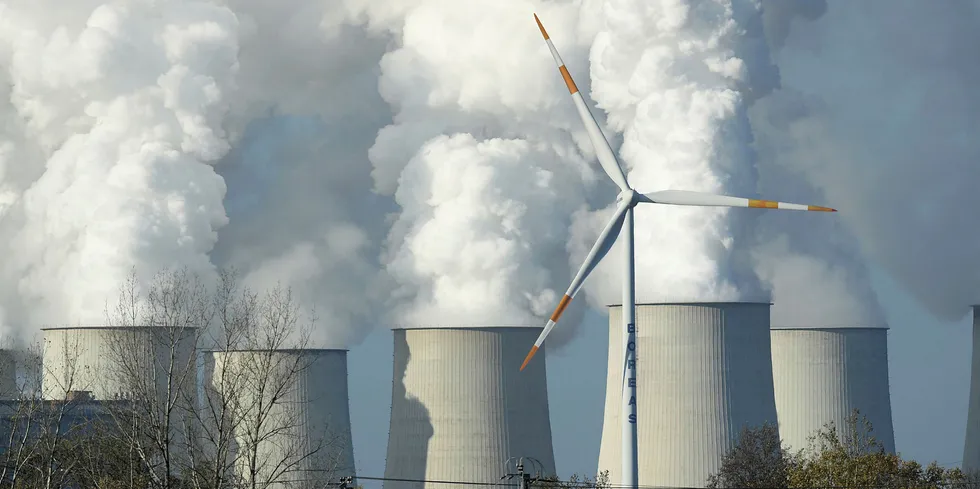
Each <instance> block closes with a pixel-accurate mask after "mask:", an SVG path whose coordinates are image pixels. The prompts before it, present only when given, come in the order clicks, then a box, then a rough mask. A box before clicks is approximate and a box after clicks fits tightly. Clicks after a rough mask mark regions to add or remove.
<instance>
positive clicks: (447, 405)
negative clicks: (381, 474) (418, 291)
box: [384, 327, 555, 489]
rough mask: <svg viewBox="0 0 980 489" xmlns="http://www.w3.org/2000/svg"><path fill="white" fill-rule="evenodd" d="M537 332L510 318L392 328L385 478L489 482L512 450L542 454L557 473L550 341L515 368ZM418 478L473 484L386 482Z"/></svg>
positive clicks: (435, 488)
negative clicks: (494, 323)
mask: <svg viewBox="0 0 980 489" xmlns="http://www.w3.org/2000/svg"><path fill="white" fill-rule="evenodd" d="M540 332H541V328H514V327H500V328H431V329H396V330H394V341H395V344H394V356H395V358H394V378H393V382H392V396H391V397H392V401H391V425H390V430H389V435H388V454H387V460H386V463H385V478H388V479H392V478H395V479H411V480H442V481H462V482H472V483H485V484H490V485H493V484H497V483H500V477H501V476H502V475H504V474H506V473H507V471H508V468H507V467H506V462H507V460H508V458H509V457H530V458H533V459H536V460H537V461H538V462H540V464H541V465H543V467H544V472H545V474H546V475H551V474H554V473H555V458H554V452H553V450H552V445H551V421H550V417H549V413H548V386H547V381H546V375H545V359H546V356H545V355H544V353H545V351H544V349H543V348H542V349H541V351H539V353H538V355H537V356H536V357H535V358H534V361H533V362H531V364H529V365H528V366H527V368H525V369H524V371H520V370H519V368H520V366H521V362H522V361H523V359H524V356H525V355H526V354H527V351H528V349H530V347H531V345H533V344H534V340H535V339H536V338H537V336H538V334H539V333H540ZM525 467H526V469H528V470H530V469H531V468H532V465H531V464H530V463H525ZM510 470H513V465H511V468H510ZM422 487H428V488H431V489H449V488H454V487H459V488H465V489H472V488H473V487H474V486H472V485H458V486H457V485H454V484H424V483H420V482H401V481H391V480H389V481H385V483H384V488H385V489H407V488H412V489H419V488H422ZM488 487H489V486H488Z"/></svg>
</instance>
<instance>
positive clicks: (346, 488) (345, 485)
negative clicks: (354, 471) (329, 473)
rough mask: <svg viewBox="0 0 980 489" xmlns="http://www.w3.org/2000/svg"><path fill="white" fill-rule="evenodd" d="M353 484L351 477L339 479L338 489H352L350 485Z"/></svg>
mask: <svg viewBox="0 0 980 489" xmlns="http://www.w3.org/2000/svg"><path fill="white" fill-rule="evenodd" d="M353 483H354V478H353V477H351V476H347V477H341V478H340V483H339V484H338V485H339V486H340V489H353V488H352V487H351V484H353Z"/></svg>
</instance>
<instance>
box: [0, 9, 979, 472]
mask: <svg viewBox="0 0 980 489" xmlns="http://www.w3.org/2000/svg"><path fill="white" fill-rule="evenodd" d="M473 2H479V3H472V4H471V3H466V4H465V5H464V4H463V3H462V2H458V1H455V0H411V1H409V0H406V1H404V2H392V1H390V0H344V1H342V2H322V1H315V0H283V1H282V2H276V3H274V4H271V3H269V2H266V1H264V0H173V1H168V2H156V1H151V0H139V1H137V0H132V1H116V0H84V1H79V2H73V3H72V5H71V8H68V7H64V6H63V5H61V4H59V3H58V1H57V0H48V1H45V0H36V1H14V0H6V1H5V0H0V67H2V68H3V69H2V70H0V256H3V257H4V259H3V260H2V261H0V334H2V335H7V334H10V335H12V336H17V335H25V336H26V335H29V334H30V333H31V332H32V331H35V330H36V329H37V328H38V327H42V326H52V325H59V326H60V325H68V324H72V325H94V324H99V323H100V321H104V319H105V318H104V314H103V306H104V303H105V299H106V297H107V296H111V295H112V294H114V293H115V291H116V288H117V287H118V285H119V283H120V282H121V281H122V279H123V278H124V277H125V276H126V275H128V273H129V272H130V271H135V272H136V273H137V275H138V276H139V277H140V278H142V279H147V278H149V277H150V276H152V274H153V273H155V272H156V271H157V270H158V269H159V268H160V267H163V266H168V265H173V264H180V265H183V266H186V267H188V268H190V269H191V270H192V271H195V272H198V273H200V274H201V275H202V276H203V277H204V278H206V279H207V278H213V277H214V276H215V275H216V271H217V269H218V268H219V267H226V266H234V267H237V268H238V269H239V271H240V272H241V273H242V276H243V281H244V282H245V283H246V284H248V285H250V286H252V287H255V288H265V287H268V286H271V285H273V284H275V283H283V284H285V285H288V286H291V287H292V288H293V289H294V291H296V297H297V300H298V302H299V303H300V304H302V305H303V306H304V307H307V306H308V307H311V308H315V309H316V311H317V315H318V316H319V317H320V318H321V319H322V321H320V324H321V325H323V326H322V327H319V328H317V329H316V331H315V335H314V338H313V341H314V343H315V346H318V347H350V348H351V354H350V369H349V370H350V373H351V374H350V375H351V377H350V379H351V380H350V385H351V392H350V395H351V404H352V406H354V409H353V410H352V414H353V416H354V419H353V423H354V436H355V440H354V442H355V450H356V454H357V457H358V465H359V469H360V471H362V473H363V474H365V475H368V476H379V475H381V474H382V473H383V468H384V460H383V454H384V452H385V450H384V447H385V444H386V441H387V423H388V408H389V406H390V393H391V373H392V372H391V350H392V345H391V333H390V331H389V329H388V327H389V326H390V327H405V326H429V327H432V326H440V325H451V326H465V325H487V324H493V325H518V324H519V325H527V324H542V323H543V321H544V320H545V319H546V318H547V317H548V315H550V314H551V311H552V308H553V307H554V306H555V304H556V303H557V300H558V298H559V297H561V294H562V291H563V290H564V288H565V287H566V285H567V283H568V281H569V280H570V279H571V277H572V275H573V274H574V271H575V270H576V269H577V268H578V266H579V264H580V262H581V260H582V259H583V257H584V256H585V254H586V253H587V252H588V250H589V248H590V246H591V244H592V242H593V240H594V239H595V238H596V236H597V235H598V233H599V231H600V230H601V229H602V227H603V224H604V223H605V221H606V219H608V217H609V215H610V213H611V212H612V209H613V205H614V203H613V200H614V197H615V188H614V186H613V185H611V184H610V183H609V182H608V181H607V179H606V176H605V175H603V173H602V171H601V170H600V169H599V168H598V165H597V164H596V163H595V161H594V157H595V151H594V149H592V147H591V145H590V143H589V141H588V138H587V135H586V132H585V131H584V129H583V127H582V124H581V122H580V120H579V119H578V118H577V117H576V114H575V108H574V105H573V104H572V103H571V101H570V100H569V99H568V95H567V92H566V91H565V88H564V85H563V83H562V80H561V77H560V75H559V74H558V73H557V71H556V70H555V66H554V64H553V62H552V60H551V58H550V56H549V54H548V50H547V48H546V46H545V44H544V43H543V42H542V40H541V37H540V33H539V32H538V30H537V28H536V26H535V25H534V23H533V20H532V17H531V16H530V14H531V12H537V13H538V14H539V15H541V17H542V20H543V21H544V22H545V24H546V25H547V26H548V30H549V32H550V34H551V36H552V39H553V40H554V41H555V43H556V46H557V47H558V49H559V50H560V51H561V54H562V57H563V59H564V60H565V63H566V64H567V66H568V69H569V72H570V73H571V74H572V75H573V76H574V77H575V80H576V82H577V84H578V87H579V89H580V90H581V92H582V93H583V94H584V95H585V96H586V99H587V100H588V103H589V104H590V105H591V106H593V108H594V111H593V113H594V114H595V116H596V119H597V120H598V123H599V124H600V125H601V127H602V130H603V131H604V132H605V134H606V135H607V137H608V138H609V140H610V142H611V144H612V145H613V147H614V148H615V150H616V151H617V153H618V156H619V158H620V160H621V163H622V165H623V167H624V171H625V172H626V173H627V175H628V178H629V180H630V182H631V184H632V185H633V186H635V187H636V188H637V190H639V191H652V190H660V189H665V188H683V189H687V190H700V191H710V192H723V193H728V194H735V195H740V196H745V197H761V196H765V197H766V198H771V199H776V200H782V201H791V202H801V203H809V204H817V205H830V206H833V207H836V208H838V209H840V211H841V212H839V213H837V214H832V215H829V216H828V215H827V214H822V213H795V214H792V215H791V213H779V212H771V213H762V212H741V211H738V210H735V211H732V210H726V209H719V208H690V207H687V208H677V207H671V208H668V207H667V206H646V207H644V208H643V209H638V210H637V213H636V214H637V216H636V220H637V231H636V241H637V259H636V264H637V280H638V287H637V293H638V296H637V299H638V300H639V301H643V302H653V301H660V300H671V301H684V300H700V301H711V300H714V301H729V300H760V299H771V300H772V301H773V302H774V303H775V305H774V307H773V310H772V318H773V323H774V324H776V325H781V326H802V327H806V326H822V327H829V326H840V327H847V326H889V327H890V328H891V330H890V333H889V348H890V357H889V362H890V365H889V366H890V376H891V383H892V389H891V395H892V406H893V418H894V423H895V433H896V443H897V446H898V449H899V450H900V451H901V452H902V453H903V454H905V455H907V456H910V457H913V458H916V459H919V460H923V461H931V460H936V461H938V462H940V463H942V464H943V465H956V464H957V463H958V462H959V458H960V457H961V451H962V447H963V426H964V423H965V411H966V399H967V394H968V381H969V365H970V358H969V356H970V352H969V345H970V341H969V339H970V337H971V336H970V331H969V325H968V324H967V321H968V317H967V316H968V315H967V306H968V305H969V304H972V303H977V302H980V272H978V271H980V254H978V253H977V250H978V249H980V226H976V216H975V210H976V209H977V208H980V193H977V192H976V191H975V182H976V181H977V180H978V179H980V165H978V164H977V161H978V160H980V139H978V138H976V133H977V131H976V129H977V126H978V122H980V119H978V116H977V114H980V97H977V96H976V86H978V84H980V68H978V67H980V59H978V57H980V55H978V54H977V50H976V49H974V47H975V46H976V45H977V43H978V42H980V39H978V36H980V29H978V28H977V26H978V25H980V15H978V2H976V1H973V2H959V3H942V4H940V3H938V2H922V1H921V0H877V1H872V0H868V1H862V2H853V1H850V0H836V1H831V2H829V3H828V4H824V2H822V1H819V0H792V1H791V0H785V1H783V0H701V1H696V0H643V1H638V0H555V1H534V0H508V1H506V2H505V1H502V0H473ZM760 6H764V7H765V10H760ZM476 12H478V13H479V14H478V15H477V14H476ZM910 26H912V27H910ZM617 253H618V248H614V249H613V250H612V251H611V252H610V254H609V255H608V256H607V258H608V260H607V261H611V262H614V263H616V262H617V260H616V255H617ZM618 274H619V267H617V266H606V265H600V266H599V267H597V268H596V269H595V271H594V273H593V275H592V276H591V277H590V279H589V281H588V282H587V283H586V285H585V287H584V289H583V292H582V294H581V295H580V296H579V297H580V298H576V300H575V301H573V302H572V305H571V306H570V307H569V309H568V311H567V312H566V313H565V315H564V316H563V318H562V324H561V325H560V327H559V328H557V329H556V330H555V331H554V333H553V334H552V336H550V337H549V339H548V345H549V350H550V351H549V356H548V362H549V370H548V371H549V388H550V389H551V393H550V398H551V401H552V406H553V407H552V420H553V421H552V423H553V426H552V428H553V432H554V433H555V435H554V442H555V450H556V458H557V463H558V469H559V471H560V472H561V473H562V475H569V474H571V473H592V472H593V471H594V470H595V463H596V458H597V453H598V441H599V436H600V429H601V427H600V426H599V423H601V419H602V416H601V410H602V400H603V398H604V386H603V385H602V382H603V379H604V378H605V375H604V372H603V369H604V366H605V365H606V358H605V351H606V350H605V348H606V338H607V335H606V331H605V328H606V327H607V326H606V323H605V313H604V311H603V310H602V305H603V304H605V303H608V302H610V299H612V300H615V299H614V298H616V297H618V296H619V277H618ZM574 430H578V431H574Z"/></svg>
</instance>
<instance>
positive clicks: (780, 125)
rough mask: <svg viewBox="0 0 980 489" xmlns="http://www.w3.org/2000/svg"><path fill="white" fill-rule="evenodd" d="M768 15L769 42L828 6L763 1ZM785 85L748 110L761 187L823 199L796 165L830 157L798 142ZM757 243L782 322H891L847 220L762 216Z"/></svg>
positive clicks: (776, 43) (759, 268) (758, 264)
mask: <svg viewBox="0 0 980 489" xmlns="http://www.w3.org/2000/svg"><path fill="white" fill-rule="evenodd" d="M763 6H764V15H763V21H764V25H765V30H766V36H767V38H768V40H769V44H770V46H772V47H773V49H775V50H777V52H778V49H779V48H781V47H782V46H783V45H784V43H785V42H786V39H787V36H788V35H789V33H790V30H791V26H792V25H793V24H797V23H801V22H807V21H814V20H816V19H818V18H819V17H820V16H821V15H823V14H824V13H826V11H827V4H826V2H824V1H822V0H793V1H773V0H766V1H764V2H763ZM786 94H787V91H786V90H777V91H776V92H775V94H774V95H771V96H767V97H765V98H763V99H762V100H760V101H759V102H758V103H756V104H754V105H753V106H752V107H751V108H750V110H749V115H750V118H751V121H752V130H753V132H754V134H755V149H756V150H757V152H758V156H759V158H758V162H757V165H758V168H759V182H758V184H759V189H760V192H763V193H772V192H779V191H784V192H792V193H793V195H805V196H812V197H807V198H810V199H811V200H820V199H824V198H825V196H824V195H823V192H821V191H820V190H819V189H817V188H815V186H814V185H813V184H812V183H810V182H809V181H808V179H807V177H806V176H805V175H801V174H800V172H798V171H794V170H793V166H794V163H793V162H794V161H798V160H801V159H802V160H803V161H806V160H807V159H808V158H818V159H823V158H825V157H826V155H824V154H814V153H811V152H810V151H811V150H812V148H810V147H807V146H800V145H797V144H796V142H797V141H796V139H797V138H798V137H799V136H798V135H794V134H787V131H786V128H787V127H793V122H794V121H795V120H796V117H798V114H797V113H796V111H795V110H794V109H795V107H794V106H792V105H787V104H781V103H779V102H778V101H779V100H780V99H781V97H785V96H786ZM754 242H755V243H756V244H755V245H754V246H753V247H752V250H751V255H752V256H751V258H752V263H753V266H754V267H755V271H756V273H757V274H758V276H759V277H760V278H761V279H762V281H763V283H764V284H766V286H767V288H769V289H770V290H771V291H772V301H773V302H774V304H773V308H772V322H773V325H775V326H778V327H810V326H823V327H827V326H831V327H837V328H843V327H854V326H858V327H869V326H870V327H875V326H884V324H885V318H884V312H883V310H882V308H881V306H880V304H879V302H878V298H877V295H876V294H875V292H874V290H873V288H872V286H871V280H870V276H869V272H868V269H867V267H866V266H865V264H864V258H863V257H862V256H861V250H860V246H859V244H858V242H857V241H856V240H855V239H854V236H853V234H852V233H850V232H849V230H848V229H847V226H846V225H844V224H842V223H841V222H840V221H836V220H834V221H829V220H820V221H817V220H812V219H811V220H807V221H801V220H792V219H786V218H785V216H781V215H774V214H767V215H763V216H759V219H758V228H757V234H756V237H755V240H754Z"/></svg>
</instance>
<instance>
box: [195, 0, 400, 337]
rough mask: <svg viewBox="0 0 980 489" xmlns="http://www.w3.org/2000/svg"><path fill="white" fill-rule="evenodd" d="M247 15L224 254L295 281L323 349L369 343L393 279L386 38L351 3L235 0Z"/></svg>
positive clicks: (227, 166) (255, 271)
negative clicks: (383, 158) (381, 167)
mask: <svg viewBox="0 0 980 489" xmlns="http://www.w3.org/2000/svg"><path fill="white" fill-rule="evenodd" d="M229 3H230V4H231V7H232V8H233V10H234V11H235V13H236V15H237V16H238V18H239V22H240V23H241V25H242V38H241V46H242V49H241V54H240V65H241V69H240V71H241V76H240V89H239V94H240V99H239V105H237V106H236V108H237V109H238V110H236V117H235V119H236V120H238V121H241V122H242V123H248V125H247V126H246V129H245V131H244V136H243V139H242V142H241V144H240V145H239V146H238V147H237V148H236V150H235V151H234V152H232V154H230V155H229V156H228V158H227V159H226V162H224V163H223V164H222V165H221V166H220V167H219V172H220V173H221V175H222V176H223V177H224V178H225V179H226V181H227V183H228V187H229V192H228V198H227V199H226V205H227V207H228V215H229V218H230V224H229V225H228V226H227V227H225V228H224V229H222V230H221V232H220V233H219V241H218V245H217V247H216V249H215V252H214V253H213V255H212V256H213V259H214V261H215V262H216V263H217V264H220V265H232V266H234V267H235V268H236V269H238V270H240V271H241V272H242V273H243V275H244V282H245V284H246V285H248V286H250V287H252V288H253V289H256V290H264V289H267V288H269V287H273V286H275V285H276V284H277V283H279V284H282V285H288V286H291V287H292V288H293V292H294V294H295V296H296V297H297V299H299V301H300V303H301V304H302V305H303V306H304V307H307V308H312V309H314V311H315V314H316V317H317V327H316V328H315V330H314V332H313V337H312V340H313V341H314V343H315V344H317V345H318V346H321V347H346V346H350V345H353V344H356V343H357V342H359V341H360V340H361V339H362V338H363V337H364V336H365V335H366V334H367V332H368V331H370V329H369V326H372V325H374V324H376V321H377V319H378V316H379V315H378V311H379V305H380V304H381V300H382V299H383V298H384V293H385V291H386V288H385V286H384V282H383V281H382V278H383V277H382V276H380V275H379V269H380V265H379V262H378V256H379V254H380V251H381V245H382V243H383V240H384V237H385V235H386V232H387V227H386V226H385V222H384V218H385V213H387V212H390V211H392V210H393V209H394V206H393V205H392V204H391V202H390V199H388V198H383V197H379V196H377V195H375V194H374V193H372V192H371V191H370V189H371V186H372V180H371V164H370V161H368V158H367V152H368V149H369V148H370V147H371V145H372V144H373V142H374V138H375V135H376V134H377V132H378V130H379V129H380V128H381V127H383V126H384V125H385V124H388V123H390V121H391V111H390V110H389V109H388V106H387V104H386V103H385V102H384V100H382V99H381V96H380V95H379V93H378V86H377V83H378V73H379V62H380V60H381V55H382V54H383V52H384V42H383V40H379V39H372V38H369V37H368V36H367V35H366V33H365V32H364V30H363V29H361V28H360V27H357V26H352V25H349V24H347V23H346V22H345V19H346V17H347V11H346V10H345V8H344V6H343V5H342V4H340V3H339V2H337V3H330V2H310V1H308V0H289V1H285V2H272V3H270V2H267V1H264V0H262V1H256V0H233V1H230V2H229Z"/></svg>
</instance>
